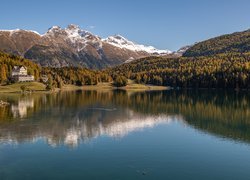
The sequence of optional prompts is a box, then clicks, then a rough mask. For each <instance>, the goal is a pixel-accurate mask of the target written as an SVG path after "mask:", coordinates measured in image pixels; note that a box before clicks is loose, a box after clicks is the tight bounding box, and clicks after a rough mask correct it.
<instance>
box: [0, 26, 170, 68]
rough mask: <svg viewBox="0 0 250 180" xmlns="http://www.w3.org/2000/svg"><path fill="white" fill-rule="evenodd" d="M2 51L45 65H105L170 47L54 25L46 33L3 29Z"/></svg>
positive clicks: (145, 55)
mask: <svg viewBox="0 0 250 180" xmlns="http://www.w3.org/2000/svg"><path fill="white" fill-rule="evenodd" d="M0 51H4V52H7V53H11V54H15V55H20V56H23V57H25V58H28V59H31V60H33V61H35V62H37V63H39V64H41V65H42V66H52V67H63V66H79V65H82V66H85V67H88V68H93V69H95V68H97V69H101V68H105V67H110V66H114V65H118V64H122V63H124V62H129V61H132V60H134V59H138V58H142V57H147V56H161V55H167V54H170V53H171V52H170V51H169V50H158V49H156V48H154V47H152V46H144V45H139V44H136V43H133V42H132V41H129V40H127V39H125V38H124V37H122V36H120V35H115V36H110V37H108V38H105V39H102V38H101V37H99V36H96V35H94V34H92V33H90V32H88V31H85V30H82V29H80V28H79V26H77V25H69V26H68V27H66V28H60V27H58V26H53V27H52V28H50V29H49V30H48V31H47V32H46V33H45V34H43V35H41V34H39V33H37V32H35V31H27V30H19V29H17V30H2V31H0Z"/></svg>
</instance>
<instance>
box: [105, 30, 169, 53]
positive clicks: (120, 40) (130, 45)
mask: <svg viewBox="0 0 250 180" xmlns="http://www.w3.org/2000/svg"><path fill="white" fill-rule="evenodd" d="M102 41H103V42H106V43H109V44H111V45H113V46H116V47H119V48H121V49H129V50H131V51H137V52H141V51H144V52H147V53H150V54H156V55H163V54H170V53H171V51H169V50H158V49H156V48H155V47H153V46H144V45H140V44H136V43H134V42H132V41H129V40H127V39H126V38H124V37H123V36H121V35H119V34H118V35H114V36H109V37H108V38H106V39H102Z"/></svg>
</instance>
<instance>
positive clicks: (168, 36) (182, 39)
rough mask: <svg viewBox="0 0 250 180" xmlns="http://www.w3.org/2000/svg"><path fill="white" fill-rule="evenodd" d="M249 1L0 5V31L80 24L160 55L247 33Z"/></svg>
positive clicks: (10, 1)
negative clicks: (152, 48) (151, 48)
mask: <svg viewBox="0 0 250 180" xmlns="http://www.w3.org/2000/svg"><path fill="white" fill-rule="evenodd" d="M249 9H250V0H171V1H170V0H126V1H125V0H123V1H122V0H70V1H66V0H54V1H53V0H22V1H21V0H1V11H0V29H16V28H21V29H31V30H36V31H38V32H39V33H45V32H46V31H47V29H48V28H49V27H51V26H53V25H59V26H61V27H65V26H67V25H68V24H71V23H73V24H78V25H80V27H82V28H84V29H86V30H89V31H91V32H93V33H95V34H97V35H99V36H101V37H107V36H109V35H114V34H121V35H123V36H124V37H126V38H128V39H130V40H132V41H135V42H138V43H142V44H147V45H153V46H155V47H157V48H160V49H170V50H177V49H178V48H179V47H181V46H184V45H188V44H192V43H194V42H198V41H202V40H205V39H207V38H211V37H214V36H217V35H221V34H225V33H231V32H235V31H242V30H246V29H249V28H250V11H249Z"/></svg>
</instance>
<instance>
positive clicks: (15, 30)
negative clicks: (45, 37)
mask: <svg viewBox="0 0 250 180" xmlns="http://www.w3.org/2000/svg"><path fill="white" fill-rule="evenodd" d="M0 31H2V32H9V33H10V36H11V35H13V34H14V33H19V32H31V33H35V34H37V35H39V36H41V34H40V33H38V32H37V31H32V30H23V29H13V30H4V29H3V30H0Z"/></svg>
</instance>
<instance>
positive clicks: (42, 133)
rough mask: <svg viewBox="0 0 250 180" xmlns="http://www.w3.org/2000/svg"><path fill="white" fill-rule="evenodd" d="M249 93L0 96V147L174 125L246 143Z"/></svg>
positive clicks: (61, 141)
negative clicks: (184, 125) (2, 145)
mask: <svg viewBox="0 0 250 180" xmlns="http://www.w3.org/2000/svg"><path fill="white" fill-rule="evenodd" d="M249 97H250V96H249V94H248V93H246V92H245V93H235V92H231V93H230V92H219V91H212V92H206V91H199V92H193V91H187V92H181V91H157V92H135V93H127V92H126V91H104V92H102V91H77V92H61V93H57V94H33V95H15V94H10V95H8V96H6V95H4V96H0V99H2V100H5V101H8V102H10V103H11V104H10V106H6V107H1V108H0V142H1V143H11V144H12V143H22V142H25V141H36V140H37V139H39V138H43V139H45V140H46V141H47V143H48V144H50V145H51V146H58V145H60V144H64V145H67V146H73V147H74V146H77V145H78V144H79V143H81V142H88V141H90V140H91V139H93V138H96V137H99V136H110V137H113V138H122V137H123V136H126V135H128V134H129V133H132V132H134V131H140V130H143V129H144V128H151V127H153V126H156V125H159V124H167V123H170V122H172V121H177V122H181V123H185V124H188V125H190V126H192V127H194V128H196V129H199V130H201V131H204V132H207V133H211V134H214V135H216V136H220V137H223V138H230V139H234V140H236V141H244V142H247V143H249V142H250V109H249V107H250V102H249V101H250V99H249Z"/></svg>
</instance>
